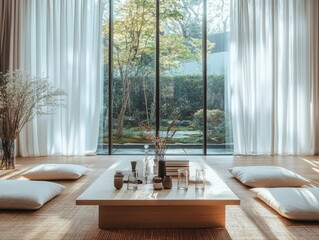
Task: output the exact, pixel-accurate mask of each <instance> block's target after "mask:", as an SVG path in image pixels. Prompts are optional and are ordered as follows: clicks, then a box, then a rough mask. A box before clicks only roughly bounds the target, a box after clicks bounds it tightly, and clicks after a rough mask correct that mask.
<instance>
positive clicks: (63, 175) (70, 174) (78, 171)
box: [22, 164, 89, 180]
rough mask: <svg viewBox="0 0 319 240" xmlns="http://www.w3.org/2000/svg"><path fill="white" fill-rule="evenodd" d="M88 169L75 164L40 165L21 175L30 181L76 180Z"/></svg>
mask: <svg viewBox="0 0 319 240" xmlns="http://www.w3.org/2000/svg"><path fill="white" fill-rule="evenodd" d="M88 170H89V169H88V168H86V167H84V166H81V165H76V164H41V165H39V166H36V167H34V168H32V169H30V170H29V171H27V172H25V173H23V174H22V176H23V177H26V178H28V179H32V180H58V179H78V178H79V177H81V176H82V175H83V174H85V173H86V172H87V171H88Z"/></svg>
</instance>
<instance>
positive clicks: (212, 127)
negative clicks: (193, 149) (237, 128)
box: [207, 0, 233, 154]
mask: <svg viewBox="0 0 319 240" xmlns="http://www.w3.org/2000/svg"><path fill="white" fill-rule="evenodd" d="M229 24H230V0H207V41H208V45H210V46H212V47H211V48H210V49H208V51H207V144H208V145H207V153H209V154H225V153H232V152H233V141H232V133H231V119H230V106H229V99H228V94H227V93H228V86H227V68H228V66H227V62H228V61H227V58H228V42H229Z"/></svg>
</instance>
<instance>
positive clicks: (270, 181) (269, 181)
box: [229, 166, 310, 187]
mask: <svg viewBox="0 0 319 240" xmlns="http://www.w3.org/2000/svg"><path fill="white" fill-rule="evenodd" d="M229 171H230V172H231V174H232V175H233V176H234V177H235V178H237V179H238V180H239V181H240V182H242V183H243V184H245V185H247V186H250V187H298V186H302V185H307V184H309V183H310V182H309V181H308V180H307V179H305V178H304V177H302V176H300V175H298V174H297V173H294V172H292V171H290V170H288V169H285V168H283V167H277V166H247V167H234V168H231V169H229Z"/></svg>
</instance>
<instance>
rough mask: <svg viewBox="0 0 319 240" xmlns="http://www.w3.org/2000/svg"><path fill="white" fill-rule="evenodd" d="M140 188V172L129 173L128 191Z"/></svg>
mask: <svg viewBox="0 0 319 240" xmlns="http://www.w3.org/2000/svg"><path fill="white" fill-rule="evenodd" d="M137 188H138V171H137V170H135V171H129V174H128V177H127V189H128V190H137Z"/></svg>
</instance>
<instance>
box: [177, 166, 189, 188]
mask: <svg viewBox="0 0 319 240" xmlns="http://www.w3.org/2000/svg"><path fill="white" fill-rule="evenodd" d="M177 189H178V190H187V189H188V169H178V181H177Z"/></svg>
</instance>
